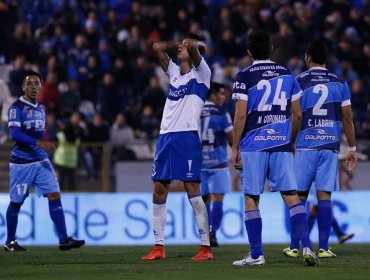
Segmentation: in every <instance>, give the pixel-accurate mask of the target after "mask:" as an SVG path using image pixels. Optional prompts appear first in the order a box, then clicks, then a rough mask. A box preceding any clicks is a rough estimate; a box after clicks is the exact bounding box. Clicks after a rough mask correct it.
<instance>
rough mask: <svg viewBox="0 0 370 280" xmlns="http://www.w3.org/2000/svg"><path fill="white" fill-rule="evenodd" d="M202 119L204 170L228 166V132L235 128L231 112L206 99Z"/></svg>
mask: <svg viewBox="0 0 370 280" xmlns="http://www.w3.org/2000/svg"><path fill="white" fill-rule="evenodd" d="M200 119H201V138H202V147H203V152H202V155H203V160H202V170H213V169H224V168H227V167H228V160H227V133H229V132H230V131H232V129H233V125H232V121H231V117H230V114H229V113H228V112H227V111H226V110H224V109H223V108H221V107H219V106H216V105H215V104H214V103H213V102H210V101H206V103H205V105H204V108H203V111H202V115H201V118H200Z"/></svg>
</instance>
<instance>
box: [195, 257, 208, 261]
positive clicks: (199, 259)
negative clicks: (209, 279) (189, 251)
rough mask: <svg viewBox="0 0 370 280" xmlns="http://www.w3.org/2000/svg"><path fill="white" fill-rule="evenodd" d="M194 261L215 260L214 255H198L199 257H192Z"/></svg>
mask: <svg viewBox="0 0 370 280" xmlns="http://www.w3.org/2000/svg"><path fill="white" fill-rule="evenodd" d="M191 260H192V261H211V260H213V257H204V258H201V257H197V258H194V257H193V258H191Z"/></svg>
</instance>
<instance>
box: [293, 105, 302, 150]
mask: <svg viewBox="0 0 370 280" xmlns="http://www.w3.org/2000/svg"><path fill="white" fill-rule="evenodd" d="M291 116H292V132H291V138H290V139H291V141H292V146H293V151H294V149H295V141H296V140H297V135H298V132H299V130H300V129H301V124H302V111H301V102H300V100H299V99H298V100H294V101H292V106H291ZM294 152H295V151H294Z"/></svg>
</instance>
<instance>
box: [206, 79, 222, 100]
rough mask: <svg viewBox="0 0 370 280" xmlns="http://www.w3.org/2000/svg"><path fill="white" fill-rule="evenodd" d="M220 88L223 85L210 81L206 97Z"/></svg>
mask: <svg viewBox="0 0 370 280" xmlns="http://www.w3.org/2000/svg"><path fill="white" fill-rule="evenodd" d="M222 88H225V85H223V84H220V83H216V82H211V87H210V88H209V91H208V93H207V99H208V98H210V97H211V95H212V94H217V93H218V92H219V91H220V89H222Z"/></svg>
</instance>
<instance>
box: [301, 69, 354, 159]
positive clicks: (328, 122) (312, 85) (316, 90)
mask: <svg viewBox="0 0 370 280" xmlns="http://www.w3.org/2000/svg"><path fill="white" fill-rule="evenodd" d="M297 81H298V83H299V85H300V87H301V88H302V90H303V95H302V97H301V108H302V127H301V131H300V132H299V133H298V138H297V144H296V146H297V149H315V150H321V149H331V150H335V151H338V152H339V145H340V122H341V116H342V107H344V106H348V105H350V104H351V100H350V98H351V96H350V91H349V88H348V85H347V83H346V82H345V81H343V80H341V79H339V78H338V77H337V76H336V75H335V74H333V73H330V72H329V71H328V70H327V69H325V68H322V67H313V68H311V69H309V70H308V71H306V72H303V73H301V74H300V75H298V76H297Z"/></svg>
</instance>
